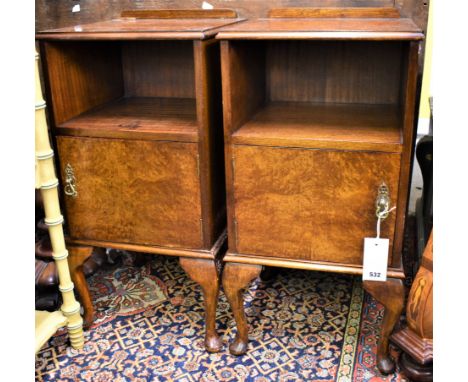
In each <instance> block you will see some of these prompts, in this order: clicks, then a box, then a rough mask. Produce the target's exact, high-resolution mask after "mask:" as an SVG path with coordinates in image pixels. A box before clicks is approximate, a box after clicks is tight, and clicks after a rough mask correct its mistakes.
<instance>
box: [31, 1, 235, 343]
mask: <svg viewBox="0 0 468 382" xmlns="http://www.w3.org/2000/svg"><path fill="white" fill-rule="evenodd" d="M150 13H151V14H150V15H149V16H150V17H151V19H148V18H147V16H148V15H147V14H145V13H143V14H141V13H139V14H131V13H125V14H124V16H126V17H122V18H120V19H117V20H112V21H104V22H98V23H94V24H88V25H79V26H75V27H69V28H63V29H59V30H48V31H44V32H42V33H39V34H38V35H37V39H38V40H39V41H40V48H41V56H42V62H43V68H44V76H45V80H46V81H45V83H46V89H47V96H48V104H49V105H50V109H51V110H52V112H51V115H50V119H51V125H52V134H53V137H54V139H55V142H56V146H57V153H58V162H59V173H60V176H61V179H60V180H61V184H62V190H63V191H64V200H65V209H66V221H67V223H68V230H69V238H68V248H69V252H70V257H69V264H70V269H71V274H72V277H73V281H74V283H75V286H76V289H77V291H78V292H79V294H80V296H81V300H82V304H83V306H84V308H85V320H86V322H87V323H88V324H89V323H90V322H92V316H93V305H92V301H91V297H90V295H89V291H88V287H87V284H86V280H85V277H84V275H83V263H84V262H85V261H86V259H88V258H89V256H90V255H91V253H92V249H93V247H105V248H117V249H124V250H132V251H138V252H147V253H154V254H163V255H171V256H179V257H180V258H181V260H180V263H181V265H182V267H183V268H184V269H185V271H186V272H187V273H188V274H189V276H190V277H192V278H193V279H194V280H195V281H196V282H198V283H199V284H201V287H202V289H203V292H204V297H205V308H206V348H207V349H208V350H209V351H218V350H219V349H220V348H221V342H220V340H219V338H218V336H217V334H216V331H215V322H214V320H215V311H216V304H217V295H218V291H219V269H220V268H219V265H217V262H219V260H220V259H219V256H221V255H222V251H221V248H222V246H223V243H224V241H225V238H226V233H225V191H224V162H223V136H222V134H223V133H222V107H221V89H220V62H219V60H220V59H219V57H220V53H219V42H218V41H216V40H214V39H213V38H212V37H213V36H214V35H215V34H216V31H217V28H219V27H221V26H223V25H227V24H231V23H235V22H237V21H239V19H238V18H236V14H235V12H232V11H229V10H221V11H220V10H214V11H203V10H194V11H191V12H187V11H185V12H178V11H173V10H169V11H161V12H154V11H151V12H150ZM135 16H137V17H138V18H135ZM194 17H195V19H194Z"/></svg>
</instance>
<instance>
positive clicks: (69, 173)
mask: <svg viewBox="0 0 468 382" xmlns="http://www.w3.org/2000/svg"><path fill="white" fill-rule="evenodd" d="M63 192H65V195H68V196H71V197H72V198H76V197H77V196H78V191H77V190H76V179H75V172H74V171H73V167H72V166H71V164H70V163H67V165H66V166H65V186H64V188H63Z"/></svg>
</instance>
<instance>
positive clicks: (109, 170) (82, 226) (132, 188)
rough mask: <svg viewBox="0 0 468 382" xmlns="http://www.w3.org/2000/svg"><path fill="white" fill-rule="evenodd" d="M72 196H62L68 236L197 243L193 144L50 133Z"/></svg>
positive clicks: (197, 192) (198, 209) (197, 194)
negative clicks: (71, 180) (69, 170)
mask: <svg viewBox="0 0 468 382" xmlns="http://www.w3.org/2000/svg"><path fill="white" fill-rule="evenodd" d="M57 143H58V153H59V158H60V174H61V177H62V184H63V182H64V180H65V179H64V169H65V166H66V165H67V164H68V163H69V164H70V165H71V166H72V167H73V169H74V173H75V177H76V186H77V191H78V196H77V197H76V198H73V197H69V196H64V200H65V208H66V218H67V222H68V226H69V231H70V236H71V238H72V239H73V238H76V239H90V240H93V239H94V240H103V241H111V242H121V243H132V244H144V245H159V246H166V247H178V248H201V247H202V245H203V241H202V232H201V224H200V218H201V206H200V185H199V178H198V169H197V167H198V164H197V145H196V144H195V143H177V142H172V143H170V142H155V141H134V140H133V141H130V140H120V139H101V138H73V137H58V138H57Z"/></svg>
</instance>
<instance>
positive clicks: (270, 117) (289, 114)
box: [232, 102, 402, 152]
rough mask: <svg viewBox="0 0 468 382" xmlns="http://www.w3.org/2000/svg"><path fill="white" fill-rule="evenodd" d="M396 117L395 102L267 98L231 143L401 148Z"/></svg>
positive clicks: (388, 149)
mask: <svg viewBox="0 0 468 382" xmlns="http://www.w3.org/2000/svg"><path fill="white" fill-rule="evenodd" d="M400 119H401V118H400V112H399V108H398V107H397V106H395V105H375V104H319V103H310V102H269V103H267V104H266V105H265V106H264V107H262V108H260V110H259V111H258V112H257V113H256V114H255V115H254V116H253V118H252V119H250V120H249V121H248V122H246V123H245V124H243V125H242V126H241V127H240V128H239V129H238V130H237V131H236V132H234V134H233V135H232V143H234V144H251V145H266V146H288V147H310V148H325V149H327V148H328V149H353V150H378V151H387V152H401V145H402V137H401V129H400Z"/></svg>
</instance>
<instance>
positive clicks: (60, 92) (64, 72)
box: [42, 41, 123, 125]
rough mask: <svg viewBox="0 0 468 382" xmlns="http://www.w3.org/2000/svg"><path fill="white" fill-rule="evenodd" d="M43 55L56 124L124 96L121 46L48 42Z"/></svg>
mask: <svg viewBox="0 0 468 382" xmlns="http://www.w3.org/2000/svg"><path fill="white" fill-rule="evenodd" d="M42 54H43V55H44V56H45V62H46V63H47V64H46V67H45V70H46V72H47V75H46V78H47V79H48V86H47V89H49V92H50V98H51V100H50V101H51V106H52V110H53V117H54V124H55V125H60V124H61V123H63V122H65V121H67V120H69V119H71V118H73V117H75V116H77V115H79V114H81V113H83V112H85V111H87V110H89V109H91V108H93V107H96V106H98V105H101V104H103V103H105V102H108V101H111V100H113V99H116V98H119V97H121V96H122V95H123V81H122V64H121V58H120V46H119V44H118V43H102V42H89V41H87V42H76V41H74V42H70V41H67V42H46V43H44V44H43V49H42Z"/></svg>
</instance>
